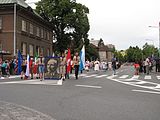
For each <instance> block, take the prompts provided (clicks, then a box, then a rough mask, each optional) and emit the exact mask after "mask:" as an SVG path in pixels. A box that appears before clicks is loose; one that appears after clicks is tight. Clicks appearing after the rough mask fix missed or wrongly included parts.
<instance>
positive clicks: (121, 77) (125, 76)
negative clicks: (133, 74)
mask: <svg viewBox="0 0 160 120" xmlns="http://www.w3.org/2000/svg"><path fill="white" fill-rule="evenodd" d="M128 76H129V75H122V76H120V77H119V78H120V79H126V78H127V77H128Z"/></svg>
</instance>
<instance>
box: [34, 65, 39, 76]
mask: <svg viewBox="0 0 160 120" xmlns="http://www.w3.org/2000/svg"><path fill="white" fill-rule="evenodd" d="M37 69H38V65H34V67H33V74H37Z"/></svg>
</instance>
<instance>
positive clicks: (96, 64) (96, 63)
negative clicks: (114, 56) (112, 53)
mask: <svg viewBox="0 0 160 120" xmlns="http://www.w3.org/2000/svg"><path fill="white" fill-rule="evenodd" d="M99 64H100V62H99V61H98V60H96V61H95V62H94V70H95V71H99Z"/></svg>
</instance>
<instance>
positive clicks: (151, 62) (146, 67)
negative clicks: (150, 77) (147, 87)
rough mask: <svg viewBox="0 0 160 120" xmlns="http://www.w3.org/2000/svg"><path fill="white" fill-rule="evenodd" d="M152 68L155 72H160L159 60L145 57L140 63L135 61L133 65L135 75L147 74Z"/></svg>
mask: <svg viewBox="0 0 160 120" xmlns="http://www.w3.org/2000/svg"><path fill="white" fill-rule="evenodd" d="M153 67H155V72H160V59H152V58H150V57H147V58H146V59H144V60H142V61H136V62H135V63H134V68H135V75H138V74H139V73H144V74H149V73H150V72H152V71H153Z"/></svg>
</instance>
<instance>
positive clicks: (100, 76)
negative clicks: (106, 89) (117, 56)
mask: <svg viewBox="0 0 160 120" xmlns="http://www.w3.org/2000/svg"><path fill="white" fill-rule="evenodd" d="M107 76H108V75H99V76H96V77H95V78H102V77H107Z"/></svg>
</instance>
